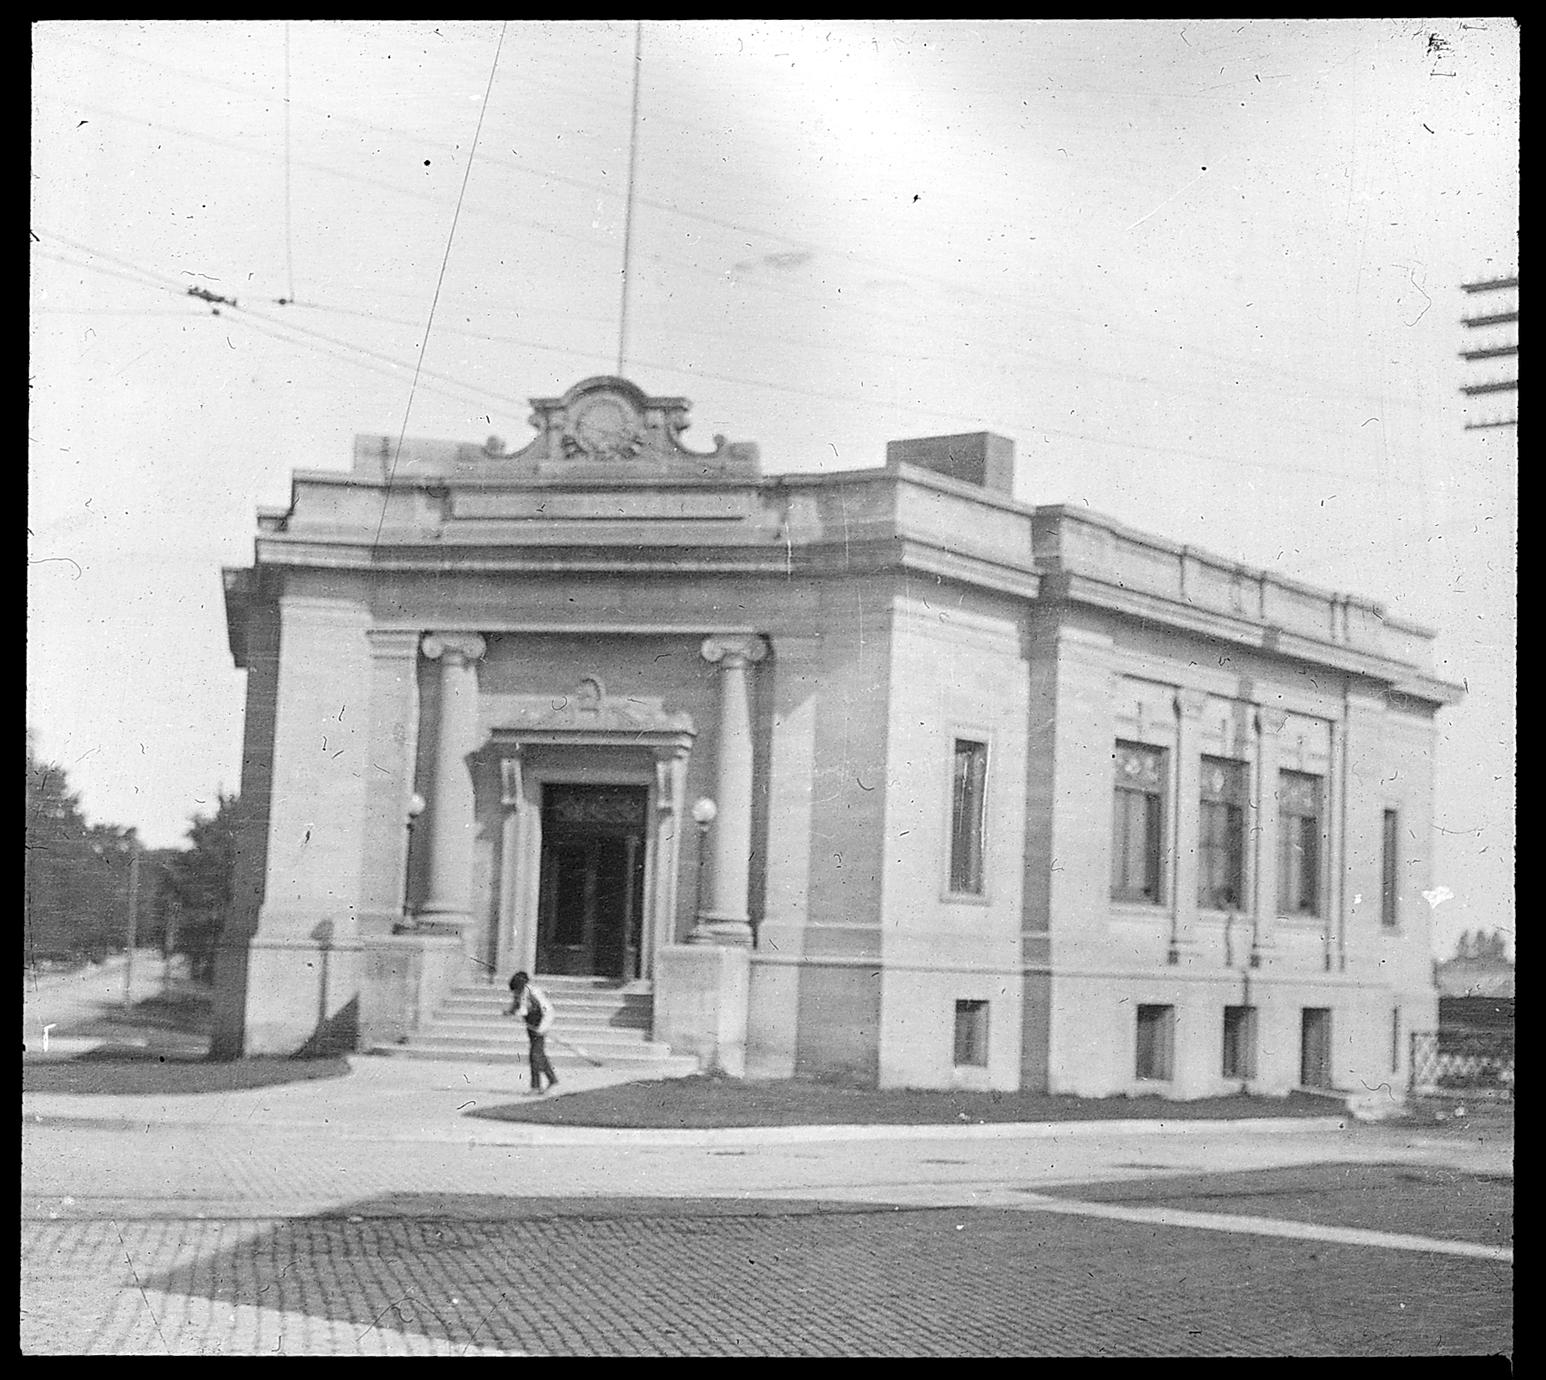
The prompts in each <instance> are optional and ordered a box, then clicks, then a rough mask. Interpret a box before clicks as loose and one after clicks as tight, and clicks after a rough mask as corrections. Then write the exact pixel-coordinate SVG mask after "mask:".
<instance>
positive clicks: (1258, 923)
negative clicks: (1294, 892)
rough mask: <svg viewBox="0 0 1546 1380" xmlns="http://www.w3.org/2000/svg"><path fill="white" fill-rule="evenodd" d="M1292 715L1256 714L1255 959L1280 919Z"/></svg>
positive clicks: (1260, 711)
mask: <svg viewBox="0 0 1546 1380" xmlns="http://www.w3.org/2000/svg"><path fill="white" fill-rule="evenodd" d="M1287 722H1288V715H1287V714H1286V713H1284V711H1283V710H1281V709H1258V710H1257V711H1256V735H1257V736H1256V793H1255V798H1254V799H1253V800H1252V801H1251V804H1252V806H1253V808H1254V812H1255V815H1256V829H1255V838H1256V846H1255V850H1254V851H1255V864H1256V865H1255V869H1254V871H1255V879H1256V888H1255V897H1254V903H1253V905H1252V916H1253V924H1252V929H1251V955H1252V958H1253V960H1256V959H1259V957H1260V952H1261V950H1262V949H1263V948H1268V947H1270V946H1271V944H1272V926H1273V922H1274V921H1275V920H1276V919H1277V915H1278V761H1279V757H1280V752H1281V739H1280V737H1279V735H1280V734H1281V733H1282V732H1283V725H1284V724H1286V723H1287Z"/></svg>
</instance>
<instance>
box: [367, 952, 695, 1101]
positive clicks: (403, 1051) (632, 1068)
mask: <svg viewBox="0 0 1546 1380" xmlns="http://www.w3.org/2000/svg"><path fill="white" fill-rule="evenodd" d="M533 981H534V982H536V984H537V986H539V987H540V988H541V989H542V990H543V991H544V992H546V993H547V994H548V996H549V997H551V998H552V1000H553V1005H554V1008H555V1014H554V1020H553V1029H552V1031H551V1032H550V1033H549V1035H548V1057H549V1058H550V1059H551V1060H552V1061H553V1065H554V1067H555V1068H557V1069H558V1071H559V1074H560V1075H562V1074H563V1072H564V1070H565V1069H566V1068H567V1069H581V1068H597V1067H600V1068H605V1069H612V1070H622V1071H627V1072H633V1073H637V1074H638V1075H640V1076H645V1075H651V1076H654V1077H668V1078H669V1077H681V1076H683V1075H685V1074H689V1073H696V1072H697V1069H698V1061H697V1060H696V1059H694V1058H692V1057H691V1056H686V1055H673V1054H672V1053H671V1051H670V1048H669V1047H668V1046H666V1045H663V1044H661V1043H659V1042H658V1041H656V1040H652V1039H650V1028H651V1023H652V1021H653V1018H654V998H653V997H652V996H651V995H650V993H649V992H648V990H643V989H641V987H640V984H637V983H634V984H630V985H627V986H625V985H622V984H619V983H617V982H614V981H611V980H609V979H607V978H591V977H542V976H540V975H539V976H537V977H536V978H534V979H533ZM509 1006H510V993H509V991H508V990H507V989H506V988H505V987H504V986H503V984H500V985H494V984H491V983H485V982H476V981H469V982H463V983H461V984H459V985H457V986H456V987H453V988H452V989H451V990H450V992H448V993H447V994H446V996H445V998H444V999H443V1000H442V1001H441V1003H440V1005H439V1006H438V1007H437V1008H436V1009H435V1012H434V1014H433V1015H432V1016H431V1017H430V1018H429V1019H428V1020H427V1021H425V1022H424V1023H423V1024H422V1025H421V1026H420V1027H419V1029H418V1030H417V1031H415V1032H414V1033H413V1034H412V1035H410V1036H409V1037H408V1039H407V1040H406V1041H405V1042H404V1043H402V1044H393V1045H379V1046H377V1047H376V1049H375V1050H374V1051H372V1052H373V1053H376V1054H394V1055H401V1056H404V1057H409V1058H415V1059H460V1060H465V1061H468V1062H477V1063H489V1064H504V1063H518V1064H525V1062H526V1025H525V1023H524V1022H522V1021H519V1020H516V1019H515V1018H513V1017H510V1016H507V1015H505V1012H506V1011H507V1010H508V1009H509Z"/></svg>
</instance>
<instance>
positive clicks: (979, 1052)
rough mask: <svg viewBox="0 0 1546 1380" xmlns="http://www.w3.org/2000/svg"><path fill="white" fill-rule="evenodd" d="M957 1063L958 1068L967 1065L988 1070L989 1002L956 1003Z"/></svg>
mask: <svg viewBox="0 0 1546 1380" xmlns="http://www.w3.org/2000/svg"><path fill="white" fill-rule="evenodd" d="M955 1062H956V1065H957V1066H958V1067H960V1066H962V1065H967V1066H971V1067H977V1068H986V1067H987V1066H988V1003H987V1002H985V1001H958V1002H957V1003H956V1046H955Z"/></svg>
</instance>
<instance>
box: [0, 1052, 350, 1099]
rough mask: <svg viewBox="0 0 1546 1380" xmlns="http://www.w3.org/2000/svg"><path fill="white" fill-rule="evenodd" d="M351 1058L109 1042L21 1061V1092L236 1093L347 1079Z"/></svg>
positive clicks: (162, 1094)
mask: <svg viewBox="0 0 1546 1380" xmlns="http://www.w3.org/2000/svg"><path fill="white" fill-rule="evenodd" d="M348 1073H349V1061H348V1060H347V1059H235V1060H231V1061H229V1062H221V1063H214V1062H211V1061H210V1060H207V1059H203V1058H199V1057H196V1056H195V1057H181V1056H178V1055H167V1054H158V1053H156V1052H154V1051H152V1050H143V1049H141V1050H136V1049H131V1048H124V1047H116V1046H115V1047H109V1048H106V1049H100V1050H93V1051H91V1053H89V1054H83V1055H80V1056H79V1057H77V1058H74V1059H59V1060H47V1061H40V1062H37V1063H28V1062H27V1061H25V1060H23V1062H22V1066H21V1086H22V1091H23V1092H31V1093H113V1094H127V1095H129V1096H136V1095H140V1096H150V1097H164V1096H167V1095H169V1094H172V1095H175V1094H179V1093H220V1092H236V1091H239V1090H241V1089H243V1088H271V1087H273V1086H275V1085H276V1084H279V1083H305V1082H310V1081H312V1080H313V1079H318V1078H343V1077H345V1076H347V1074H348Z"/></svg>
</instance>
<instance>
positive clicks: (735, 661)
mask: <svg viewBox="0 0 1546 1380" xmlns="http://www.w3.org/2000/svg"><path fill="white" fill-rule="evenodd" d="M702 652H703V656H704V659H705V660H707V661H710V662H713V663H714V664H716V665H717V666H718V667H719V741H718V743H717V745H716V757H715V772H714V787H715V804H716V805H717V806H718V807H719V813H718V815H717V817H716V818H715V821H714V824H713V827H712V828H711V829H710V831H709V840H708V841H709V881H710V887H711V889H710V892H709V895H710V898H711V899H710V903H709V905H708V907H707V908H706V909H705V910H704V911H703V912H702V914H700V915H698V916H696V917H695V924H694V928H693V931H692V933H691V934H690V935H689V936H688V941H689V942H690V943H694V944H747V945H749V944H750V943H751V940H752V931H751V922H750V920H749V919H748V912H747V886H748V883H749V880H750V855H751V841H752V723H751V687H750V684H749V680H750V676H749V668H750V667H752V666H754V665H756V663H757V662H759V661H761V660H762V659H763V658H764V657H765V656H766V655H767V654H768V644H767V643H766V642H765V641H764V640H763V639H762V638H761V637H757V636H749V637H709V638H705V639H704V642H703V647H702Z"/></svg>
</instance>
